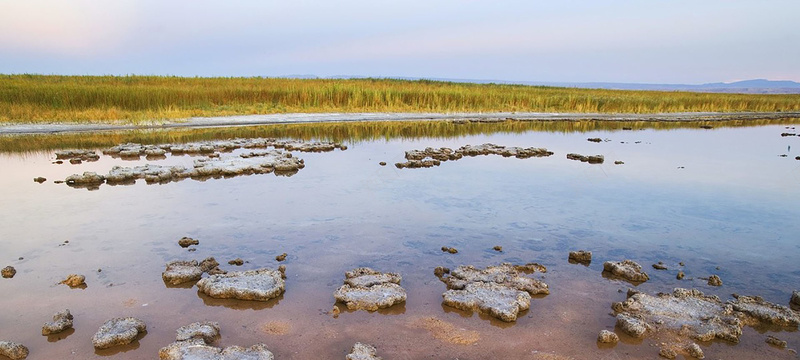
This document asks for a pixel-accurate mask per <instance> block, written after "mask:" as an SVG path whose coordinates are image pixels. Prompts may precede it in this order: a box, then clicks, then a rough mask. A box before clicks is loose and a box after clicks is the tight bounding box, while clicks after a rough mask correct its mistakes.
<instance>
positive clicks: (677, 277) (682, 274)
mask: <svg viewBox="0 0 800 360" xmlns="http://www.w3.org/2000/svg"><path fill="white" fill-rule="evenodd" d="M684 276H686V274H684V273H683V271H678V274H677V275H675V278H676V279H678V280H683V277H684Z"/></svg>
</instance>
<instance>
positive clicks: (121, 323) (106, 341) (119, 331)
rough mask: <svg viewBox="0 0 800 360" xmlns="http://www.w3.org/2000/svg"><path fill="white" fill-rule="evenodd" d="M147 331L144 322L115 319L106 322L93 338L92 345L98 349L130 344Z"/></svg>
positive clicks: (128, 318)
mask: <svg viewBox="0 0 800 360" xmlns="http://www.w3.org/2000/svg"><path fill="white" fill-rule="evenodd" d="M146 330H147V326H146V325H145V323H144V321H142V320H139V319H137V318H132V317H127V318H114V319H111V320H108V321H106V322H105V323H104V324H103V325H102V326H100V329H98V330H97V333H95V334H94V336H93V337H92V344H93V345H94V347H95V348H97V349H107V348H110V347H114V346H120V345H126V344H130V343H131V342H133V341H134V340H136V337H137V336H139V333H143V332H145V331H146Z"/></svg>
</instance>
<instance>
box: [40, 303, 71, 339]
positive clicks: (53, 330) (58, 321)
mask: <svg viewBox="0 0 800 360" xmlns="http://www.w3.org/2000/svg"><path fill="white" fill-rule="evenodd" d="M71 328H72V314H70V312H69V309H66V310H64V311H59V312H57V313H56V314H55V315H53V321H52V322H47V323H45V324H44V326H42V335H50V334H57V333H60V332H62V331H64V330H67V329H71Z"/></svg>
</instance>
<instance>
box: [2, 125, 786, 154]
mask: <svg viewBox="0 0 800 360" xmlns="http://www.w3.org/2000/svg"><path fill="white" fill-rule="evenodd" d="M778 124H800V119H780V120H774V119H768V120H731V121H608V120H580V121H560V120H556V121H553V120H550V121H545V120H535V121H513V120H509V121H501V122H494V123H482V122H467V123H455V122H452V121H392V122H347V123H340V122H335V123H309V124H274V125H260V126H238V127H221V128H217V127H215V128H201V129H159V130H127V131H106V132H92V133H66V134H42V135H5V136H0V152H31V151H43V150H56V149H94V148H103V147H110V146H114V145H118V144H122V143H127V142H134V143H140V144H164V143H185V142H192V141H202V140H221V139H234V138H254V137H263V138H288V139H298V140H307V141H309V140H312V141H313V140H322V141H335V142H347V143H359V142H365V141H376V140H390V139H419V138H455V137H462V136H471V135H482V134H484V135H489V134H494V133H523V132H528V131H541V132H563V133H571V132H586V131H594V130H606V131H622V129H623V128H630V129H632V130H641V129H656V130H673V129H698V128H700V127H701V126H713V127H714V128H722V127H742V126H760V125H778Z"/></svg>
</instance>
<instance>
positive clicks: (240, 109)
mask: <svg viewBox="0 0 800 360" xmlns="http://www.w3.org/2000/svg"><path fill="white" fill-rule="evenodd" d="M798 110H800V95H748V94H709V93H690V92H658V91H621V90H597V89H575V88H556V87H541V86H523V85H498V84H470V83H449V82H438V81H427V80H418V81H408V80H392V79H285V78H185V77H167V76H48V75H0V122H50V121H58V122H108V121H125V122H134V123H136V122H150V121H158V120H165V119H179V118H187V117H192V116H224V115H245V114H270V113H287V112H449V113H452V112H495V111H498V112H499V111H504V112H505V111H509V112H512V111H516V112H578V113H593V112H597V113H659V112H699V111H717V112H742V111H754V112H773V111H798Z"/></svg>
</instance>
